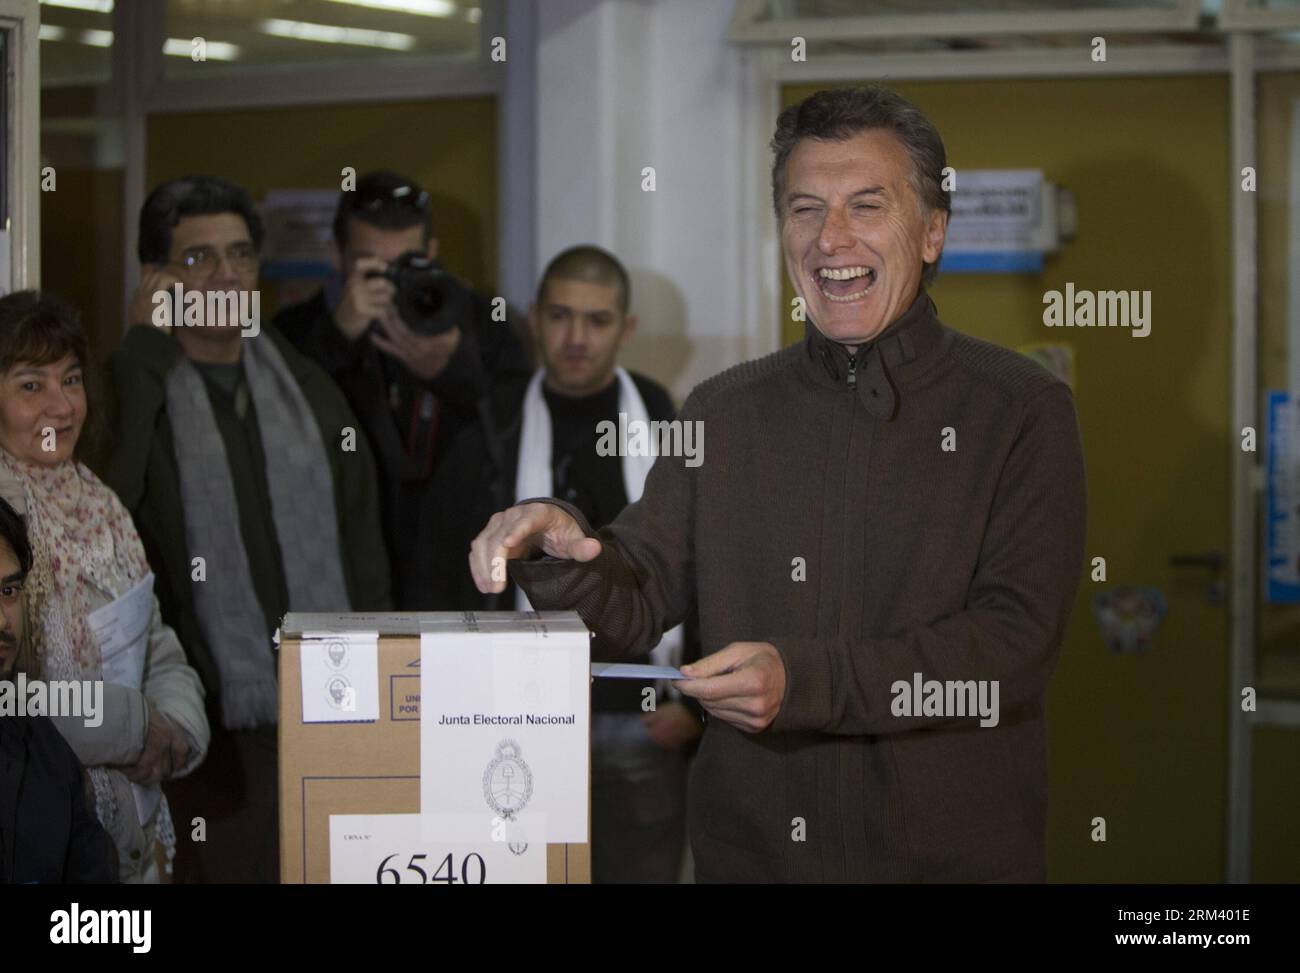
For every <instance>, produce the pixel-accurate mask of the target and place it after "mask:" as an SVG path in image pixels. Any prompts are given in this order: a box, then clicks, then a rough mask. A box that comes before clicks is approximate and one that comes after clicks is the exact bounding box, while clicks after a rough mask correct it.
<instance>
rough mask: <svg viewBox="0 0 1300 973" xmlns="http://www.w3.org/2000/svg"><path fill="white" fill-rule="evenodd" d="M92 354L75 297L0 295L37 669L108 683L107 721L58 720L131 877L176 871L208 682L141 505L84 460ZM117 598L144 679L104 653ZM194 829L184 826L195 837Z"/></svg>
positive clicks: (10, 492) (157, 877)
mask: <svg viewBox="0 0 1300 973" xmlns="http://www.w3.org/2000/svg"><path fill="white" fill-rule="evenodd" d="M86 361H87V343H86V335H85V331H84V330H83V329H82V327H81V323H80V321H79V319H78V315H77V313H76V311H75V310H74V309H72V308H71V307H70V306H68V305H67V304H65V303H64V302H62V301H60V300H58V299H57V298H54V297H51V296H49V295H41V294H38V293H37V292H35V291H22V292H19V293H16V294H10V295H9V296H7V297H3V298H0V496H3V497H4V498H5V499H6V500H8V501H9V503H10V505H11V506H12V507H13V508H14V509H15V510H16V511H17V512H18V513H20V514H23V515H25V517H26V519H27V529H28V534H29V536H30V539H31V544H32V554H33V564H32V571H31V574H30V575H29V576H28V579H27V583H26V586H25V597H26V598H27V611H28V615H27V617H28V619H29V630H30V632H31V639H30V644H29V645H28V646H27V647H26V651H27V653H28V654H29V656H30V657H29V658H28V659H27V660H26V662H27V667H26V671H27V672H29V673H35V674H36V675H37V677H38V678H40V679H43V680H47V681H51V682H52V681H55V680H93V681H99V680H103V701H102V705H101V707H100V713H99V716H100V717H101V718H102V721H101V722H99V723H98V724H97V725H94V726H90V725H87V724H88V723H93V722H95V721H94V720H87V719H83V718H82V717H76V716H60V717H56V718H54V719H53V722H54V723H55V725H56V726H57V727H58V729H59V731H60V733H62V734H63V736H64V738H65V739H66V740H67V741H68V743H69V744H70V745H71V747H72V749H73V751H74V752H75V753H76V755H77V757H78V758H79V759H80V760H81V762H82V763H83V764H85V766H86V767H87V769H88V770H89V773H90V778H91V783H92V784H93V786H94V792H95V810H96V813H97V815H98V817H99V820H100V822H101V823H102V824H103V825H104V828H105V830H106V831H107V832H108V833H109V835H110V836H111V837H112V839H113V844H114V845H115V847H116V849H117V855H118V873H119V876H120V878H121V880H122V881H124V882H158V881H166V880H167V879H168V878H169V877H170V874H171V860H172V857H173V855H174V851H175V847H176V840H177V836H176V829H175V828H174V827H173V823H172V820H171V814H170V812H169V810H168V807H167V801H166V798H165V797H163V795H162V791H161V787H160V785H161V784H162V782H163V781H165V780H170V779H173V778H176V777H181V776H184V775H185V774H187V773H189V772H190V771H191V770H193V769H194V768H195V767H196V766H197V765H198V764H199V763H200V762H201V761H202V760H203V757H204V754H205V753H206V751H207V746H208V739H209V729H208V721H207V716H206V715H205V712H204V706H203V688H202V685H201V684H200V682H199V678H198V675H197V673H195V671H194V670H193V669H192V668H191V667H190V666H189V664H188V663H187V662H186V660H185V654H184V651H183V649H182V648H181V645H180V642H179V641H178V640H177V638H176V635H175V633H174V632H173V631H172V630H171V629H170V628H168V627H167V626H166V625H164V624H162V621H161V619H160V617H159V614H158V602H157V599H156V598H155V597H154V596H153V594H152V588H151V583H152V575H151V574H150V571H149V564H148V561H147V560H146V559H145V553H144V548H143V546H142V545H141V543H140V537H139V535H138V534H137V533H136V530H135V526H134V524H132V522H131V516H130V514H128V513H127V511H126V508H125V507H123V506H122V504H121V502H119V500H118V499H117V497H116V496H115V495H114V494H113V492H112V491H111V490H109V488H108V487H106V486H105V485H104V484H103V483H102V482H101V481H100V480H99V478H98V477H96V476H95V474H93V473H92V472H91V471H90V470H89V469H87V467H86V466H85V465H83V464H82V463H81V462H79V461H78V459H77V458H76V457H77V456H78V455H79V453H78V452H77V446H78V444H79V442H80V441H81V439H82V427H83V424H85V423H86V420H87V414H88V408H87V394H86V386H85V381H84V372H83V365H84V363H85V362H86ZM108 605H114V606H115V607H116V608H117V609H118V610H119V612H120V613H121V617H122V618H123V619H129V618H130V617H131V613H130V612H128V609H127V607H126V606H130V609H131V610H132V611H133V612H134V614H135V615H136V616H137V617H138V618H139V619H140V622H141V628H143V634H142V635H141V637H140V639H139V640H138V642H137V643H135V644H136V646H137V652H138V653H141V654H142V655H143V659H142V660H139V661H142V663H143V667H142V670H141V668H140V666H139V665H138V664H137V665H136V666H135V671H136V675H135V677H134V678H132V677H130V675H127V676H125V677H124V676H123V675H122V672H123V670H124V669H125V670H130V669H131V667H130V666H126V667H123V666H122V665H121V663H120V658H121V657H119V656H117V655H112V656H111V659H110V661H111V662H112V665H111V667H110V666H106V664H105V663H106V659H105V656H104V654H103V652H102V650H101V641H100V640H101V638H103V637H104V636H103V632H104V631H105V629H104V627H103V625H102V620H103V617H104V613H103V612H102V611H100V610H101V609H104V608H105V607H106V606H108ZM96 612H99V613H98V614H97V615H95V617H94V618H92V617H91V616H92V613H96ZM146 619H147V621H145V620H146ZM97 633H98V634H97ZM115 651H116V650H115ZM122 657H130V656H129V654H128V653H123V655H122ZM106 668H107V669H109V670H110V671H109V672H106ZM106 676H112V678H106ZM190 827H191V825H190V823H189V822H184V823H183V830H182V837H183V838H184V839H185V840H189V836H190Z"/></svg>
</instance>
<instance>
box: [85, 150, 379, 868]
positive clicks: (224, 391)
mask: <svg viewBox="0 0 1300 973" xmlns="http://www.w3.org/2000/svg"><path fill="white" fill-rule="evenodd" d="M261 242H262V222H261V219H260V218H259V216H258V214H257V211H256V209H255V208H254V206H253V202H252V200H251V199H250V198H249V196H248V193H247V192H245V191H244V190H243V189H242V188H240V187H239V186H235V185H233V184H231V183H229V182H226V181H224V180H221V179H217V178H213V177H210V176H195V177H190V178H186V179H178V180H175V181H173V182H169V183H165V184H163V185H161V186H159V187H158V188H156V189H155V190H154V191H153V192H152V193H150V194H149V197H148V199H146V200H145V204H144V207H143V209H142V210H141V213H140V235H139V243H138V254H139V258H140V265H141V280H140V284H139V286H138V287H137V289H136V291H135V294H134V296H133V298H132V301H131V305H130V310H129V323H130V324H131V325H132V327H130V329H129V330H128V332H127V335H126V338H125V339H124V340H123V342H122V344H121V346H120V347H119V348H118V349H117V350H116V351H115V352H114V353H113V355H112V356H111V358H110V360H109V383H108V384H109V388H110V392H111V394H112V397H113V400H114V401H113V404H114V406H115V408H114V410H113V427H114V433H115V436H114V440H115V441H114V444H113V451H112V453H111V456H110V457H109V458H108V460H107V463H106V469H105V474H104V480H105V482H107V483H108V484H109V485H110V486H111V487H113V489H114V490H115V491H116V492H117V494H118V495H119V497H121V499H122V502H123V503H124V504H125V505H126V507H127V509H128V510H130V511H131V514H132V516H133V517H134V519H135V523H136V526H137V528H138V529H139V532H140V536H141V539H142V540H143V542H144V545H145V550H146V553H147V554H148V556H149V561H150V563H151V565H152V567H153V570H154V573H155V575H156V578H157V580H156V584H155V590H156V591H157V594H158V599H159V603H160V606H161V609H162V614H163V618H164V620H165V621H166V622H167V623H168V624H169V625H171V626H172V627H174V628H175V629H176V632H177V634H179V635H180V638H181V641H182V643H183V644H184V646H185V649H186V652H187V653H188V655H189V657H190V661H191V663H192V664H193V665H194V667H195V668H196V669H197V670H198V672H199V674H200V676H201V677H202V679H203V683H204V688H205V689H206V691H207V700H208V704H209V709H210V712H211V722H212V726H213V730H214V732H213V738H212V744H211V747H210V749H209V751H208V758H207V761H206V763H205V764H204V765H203V766H202V767H200V768H199V769H198V770H197V771H196V772H195V773H194V774H193V775H191V776H190V777H189V778H187V779H185V780H183V781H178V782H177V783H176V784H175V785H173V786H171V787H169V788H168V797H169V799H170V800H171V802H172V807H173V813H174V815H175V819H176V822H177V839H178V840H177V857H176V872H177V877H178V880H186V879H188V880H196V881H209V882H274V881H276V880H277V878H278V875H279V861H278V842H277V834H278V827H279V825H278V816H277V800H276V797H277V792H276V785H277V779H276V723H277V714H278V690H277V684H276V659H275V646H274V642H273V636H274V633H275V631H276V629H277V627H278V625H279V623H280V619H281V618H282V617H283V616H284V615H285V613H286V612H289V611H299V612H301V611H307V612H337V611H382V610H385V609H388V608H390V607H391V597H390V592H389V578H388V573H387V563H388V561H387V553H386V551H385V549H384V544H383V539H382V535H381V532H380V514H379V496H378V490H377V485H376V479H375V468H374V461H373V459H372V456H371V453H370V450H369V447H368V445H367V442H366V438H365V435H364V434H363V433H362V431H361V429H360V426H359V423H358V422H357V420H356V418H355V416H354V415H353V413H352V411H351V409H350V408H349V407H348V404H347V401H346V400H345V399H344V397H343V395H342V393H341V392H340V391H339V389H338V387H337V386H336V385H335V384H334V383H333V382H332V381H331V380H330V377H329V376H328V375H327V374H325V372H323V371H322V370H321V369H320V368H319V367H318V366H317V365H316V364H315V363H313V362H312V361H310V360H309V359H307V358H304V357H303V356H302V355H300V354H298V353H297V352H296V351H295V350H294V349H293V347H292V346H291V345H290V344H289V343H288V342H287V341H285V340H284V339H283V337H281V336H280V335H279V334H277V333H275V332H274V329H261V328H260V327H251V326H249V314H250V313H251V314H252V315H253V316H254V319H255V314H256V311H257V309H258V308H259V307H260V302H259V301H258V300H257V291H256V288H257V272H258V252H259V249H260V246H261ZM178 293H179V294H180V295H181V296H182V300H181V301H180V302H177V301H176V296H177V294H178ZM196 294H197V295H200V296H201V297H202V298H203V300H201V301H198V300H195V301H191V300H190V298H191V296H193V295H196ZM195 308H198V309H200V311H201V313H199V314H197V315H196V314H193V313H191V311H192V310H193V309H195ZM231 309H235V310H236V311H237V312H238V313H232V310H231ZM159 325H165V326H161V327H160V326H159ZM199 819H202V825H201V827H200V825H199Z"/></svg>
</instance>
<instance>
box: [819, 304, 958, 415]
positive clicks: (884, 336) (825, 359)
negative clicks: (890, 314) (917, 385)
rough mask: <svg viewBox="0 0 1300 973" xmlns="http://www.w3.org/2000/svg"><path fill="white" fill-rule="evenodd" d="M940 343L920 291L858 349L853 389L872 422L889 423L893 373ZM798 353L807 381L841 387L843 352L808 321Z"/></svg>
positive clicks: (894, 400) (894, 405)
mask: <svg viewBox="0 0 1300 973" xmlns="http://www.w3.org/2000/svg"><path fill="white" fill-rule="evenodd" d="M942 339H943V324H942V323H941V322H940V321H939V316H938V312H937V310H936V309H935V306H934V301H932V300H931V299H930V295H929V294H927V293H926V291H925V289H924V288H922V289H921V290H919V291H918V292H917V295H916V299H915V300H913V301H912V303H911V305H910V306H909V307H908V309H907V310H906V311H904V312H903V313H902V315H900V316H899V317H898V319H897V320H895V321H894V322H893V323H892V324H890V325H889V326H888V327H886V328H885V330H884V331H882V332H881V333H880V334H878V335H876V337H874V338H872V339H871V340H870V341H867V342H864V343H863V344H861V345H860V346H858V351H857V354H856V356H855V357H854V362H855V365H854V369H853V371H854V373H855V375H854V387H855V388H856V390H857V393H858V399H859V400H860V401H861V402H862V404H863V406H864V407H865V408H866V410H867V411H868V412H869V413H871V415H873V416H875V417H876V418H879V419H886V420H889V419H893V418H894V416H895V415H896V414H897V412H898V401H899V394H898V387H897V385H896V384H895V380H894V375H893V373H894V372H895V371H896V370H897V369H898V368H900V367H904V366H906V365H907V364H908V363H910V362H915V361H920V360H924V359H926V358H928V357H929V356H931V355H933V354H934V353H935V351H937V350H938V348H939V345H940V342H941V341H942ZM804 351H805V354H804V359H803V360H804V370H805V372H806V373H807V374H808V375H809V377H811V378H812V379H813V381H815V382H816V383H817V384H818V385H822V386H825V387H827V388H839V389H843V388H847V383H848V378H849V370H850V369H849V350H848V349H847V348H846V347H845V346H844V345H842V344H840V342H838V341H834V340H832V339H830V338H827V337H826V336H825V335H824V334H822V333H821V332H820V331H818V330H817V326H816V325H815V324H813V322H812V321H807V322H805V324H804Z"/></svg>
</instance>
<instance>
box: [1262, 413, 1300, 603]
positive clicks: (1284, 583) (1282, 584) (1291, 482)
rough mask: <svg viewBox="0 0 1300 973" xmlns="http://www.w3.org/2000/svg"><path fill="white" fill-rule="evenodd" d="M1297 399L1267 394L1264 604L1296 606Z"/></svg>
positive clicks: (1299, 518)
mask: <svg viewBox="0 0 1300 973" xmlns="http://www.w3.org/2000/svg"><path fill="white" fill-rule="evenodd" d="M1297 436H1300V396H1298V395H1294V394H1292V393H1290V392H1269V393H1268V444H1267V448H1266V451H1265V455H1266V457H1267V468H1266V473H1267V480H1266V483H1267V492H1268V600H1269V602H1270V603H1272V604H1296V603H1300V477H1298V476H1297V474H1300V462H1298V461H1300V451H1297V448H1296V447H1297Z"/></svg>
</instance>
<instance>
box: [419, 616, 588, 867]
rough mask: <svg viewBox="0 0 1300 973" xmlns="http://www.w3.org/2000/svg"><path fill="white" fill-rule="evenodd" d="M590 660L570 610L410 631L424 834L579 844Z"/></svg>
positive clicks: (583, 836)
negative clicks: (415, 646) (416, 674)
mask: <svg viewBox="0 0 1300 973" xmlns="http://www.w3.org/2000/svg"><path fill="white" fill-rule="evenodd" d="M552 615H558V618H556V617H551V616H552ZM590 662H591V643H590V636H589V634H588V632H587V630H586V628H585V626H583V625H582V623H581V620H579V619H578V617H577V615H576V614H572V613H564V614H560V613H547V615H546V617H544V618H543V619H538V617H537V616H536V615H534V614H532V613H520V614H519V616H518V620H517V621H514V620H512V621H510V622H496V623H490V624H489V623H483V624H479V623H478V622H476V620H475V619H474V617H473V615H472V614H471V615H469V616H468V620H467V622H466V624H465V626H463V627H462V628H461V629H459V630H453V629H448V628H443V629H440V630H437V631H425V632H424V633H423V634H422V635H421V637H420V679H421V683H420V817H421V821H422V825H423V835H424V837H425V838H426V839H438V840H444V841H453V842H470V843H481V842H483V841H484V840H489V841H490V840H494V839H495V840H497V841H500V840H502V839H503V838H505V839H508V840H510V841H516V842H519V841H526V842H528V843H529V844H530V845H531V844H533V843H540V844H547V843H550V844H557V843H566V842H567V843H575V844H582V843H584V842H586V840H587V793H588V781H587V766H588V748H589V735H588V733H589V731H588V709H589V701H590V688H589V687H590V680H591V675H590V668H589V666H590Z"/></svg>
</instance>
